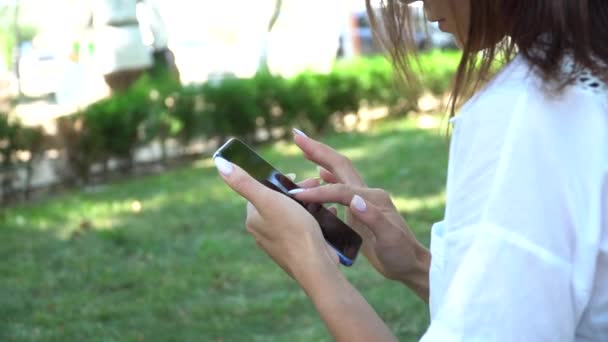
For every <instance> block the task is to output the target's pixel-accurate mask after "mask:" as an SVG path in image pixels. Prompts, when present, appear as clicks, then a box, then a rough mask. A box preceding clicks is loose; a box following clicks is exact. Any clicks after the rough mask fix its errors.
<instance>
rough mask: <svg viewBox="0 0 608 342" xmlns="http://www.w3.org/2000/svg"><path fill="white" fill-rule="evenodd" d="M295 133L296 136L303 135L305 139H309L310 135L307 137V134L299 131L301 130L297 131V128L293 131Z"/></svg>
mask: <svg viewBox="0 0 608 342" xmlns="http://www.w3.org/2000/svg"><path fill="white" fill-rule="evenodd" d="M293 132H294V133H295V134H297V135H301V136H303V137H307V138H308V135H306V133H304V132H302V131H300V130H299V129H297V128H294V129H293Z"/></svg>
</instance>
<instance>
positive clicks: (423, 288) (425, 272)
mask: <svg viewBox="0 0 608 342" xmlns="http://www.w3.org/2000/svg"><path fill="white" fill-rule="evenodd" d="M415 256H416V260H415V262H414V266H413V267H412V268H411V269H410V270H409V271H408V272H407V273H404V274H403V275H402V276H401V277H400V278H399V279H398V280H399V281H400V282H401V283H403V284H405V285H406V286H407V287H409V288H410V289H411V290H412V291H414V292H415V293H416V294H417V295H418V296H420V298H422V299H423V300H424V301H426V302H428V297H429V268H430V265H431V252H430V251H429V250H428V249H426V248H425V247H424V246H422V245H420V244H417V245H416V248H415Z"/></svg>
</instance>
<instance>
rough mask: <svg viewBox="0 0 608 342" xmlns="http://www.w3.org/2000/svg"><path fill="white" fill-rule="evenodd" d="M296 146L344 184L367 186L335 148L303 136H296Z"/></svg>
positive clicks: (307, 157)
mask: <svg viewBox="0 0 608 342" xmlns="http://www.w3.org/2000/svg"><path fill="white" fill-rule="evenodd" d="M294 141H295V143H296V145H297V146H298V147H299V148H300V149H301V150H302V152H304V156H305V157H306V159H308V160H310V161H312V162H314V163H316V164H318V165H320V166H321V167H323V168H325V169H327V170H328V171H329V172H331V173H332V174H334V175H335V176H336V177H337V178H338V179H339V180H340V181H341V182H342V183H348V184H353V185H357V186H365V183H364V182H363V178H361V176H360V175H359V173H358V172H357V171H356V170H355V168H354V167H353V165H352V163H351V161H350V160H349V159H348V158H346V157H345V156H344V155H342V154H340V153H338V152H337V151H336V150H334V149H333V148H331V147H329V146H327V145H325V144H323V143H321V142H318V141H316V140H314V139H311V138H309V137H307V136H305V135H302V134H298V133H296V134H294Z"/></svg>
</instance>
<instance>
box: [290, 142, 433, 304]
mask: <svg viewBox="0 0 608 342" xmlns="http://www.w3.org/2000/svg"><path fill="white" fill-rule="evenodd" d="M294 138H295V142H296V144H297V145H298V146H299V147H300V148H301V149H302V151H303V152H304V156H305V157H306V158H307V159H309V160H310V161H312V162H314V163H316V164H318V165H319V166H320V169H319V170H320V176H321V178H322V179H323V180H325V181H326V182H328V183H330V184H329V185H325V186H320V187H313V188H309V189H306V190H305V191H302V192H299V193H297V194H294V196H295V197H296V198H297V199H298V200H301V201H304V202H313V203H340V204H343V205H345V206H347V209H346V221H347V223H348V224H349V225H350V226H351V227H352V228H353V229H355V230H356V231H357V232H358V233H359V235H361V237H362V238H363V246H362V250H363V253H364V254H365V256H366V257H367V258H368V260H369V261H370V263H371V264H372V265H373V266H374V267H375V268H376V269H377V270H378V271H379V272H380V273H381V274H383V275H384V276H385V277H387V278H389V279H393V280H399V281H402V282H404V283H405V284H406V285H408V286H409V287H411V288H412V289H413V290H414V291H415V292H416V293H417V294H418V295H419V296H420V297H421V298H423V299H424V300H428V268H429V264H430V254H429V252H428V250H427V249H426V248H424V247H423V246H422V245H421V244H420V243H419V242H418V241H417V240H416V238H415V236H414V234H413V233H412V232H411V231H410V229H409V227H408V225H407V223H406V221H405V220H404V219H403V217H402V216H401V214H399V212H398V211H397V209H396V208H395V205H394V204H393V202H392V200H391V198H390V195H389V194H388V193H387V192H386V191H384V190H381V189H370V188H368V187H367V186H366V185H365V183H364V182H363V179H362V178H361V176H360V175H359V173H358V172H357V170H355V168H354V166H353V164H352V162H351V161H350V160H349V159H348V158H346V157H345V156H343V155H341V154H340V153H338V152H336V151H335V150H334V149H332V148H331V147H329V146H327V145H324V144H322V143H320V142H318V141H315V140H313V139H310V138H308V137H306V136H305V135H302V134H299V133H298V132H296V134H295V137H294Z"/></svg>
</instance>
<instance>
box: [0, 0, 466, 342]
mask: <svg viewBox="0 0 608 342" xmlns="http://www.w3.org/2000/svg"><path fill="white" fill-rule="evenodd" d="M410 7H411V10H412V11H413V13H414V17H415V18H416V25H415V27H416V32H415V43H416V45H417V46H418V48H419V49H420V50H421V54H420V68H419V72H420V75H419V76H420V80H421V83H420V84H419V85H415V86H414V85H408V84H401V83H398V82H396V79H397V75H396V73H395V72H394V71H393V68H392V67H391V65H390V63H389V62H388V61H387V59H386V58H385V57H384V56H383V54H382V51H381V49H380V48H379V47H378V45H377V44H375V43H374V39H373V37H372V30H371V27H370V22H369V18H368V16H367V13H366V11H365V4H364V0H336V1H323V0H306V1H304V0H257V1H247V0H233V1H207V0H203V1H186V0H171V1H169V0H53V1H44V0H0V202H1V205H2V207H1V209H0V255H1V256H2V257H1V258H0V279H2V281H0V340H9V341H12V340H38V339H41V340H57V339H61V340H82V339H85V338H86V339H100V340H138V341H140V340H197V341H200V340H205V341H207V340H209V341H232V340H247V341H249V340H264V341H267V340H286V339H289V340H296V341H298V340H302V341H309V340H329V335H328V333H327V331H326V330H325V328H324V327H323V325H322V323H321V322H320V320H319V318H318V316H317V315H316V313H315V312H314V310H313V308H312V306H311V304H310V303H308V302H307V300H306V298H305V296H304V294H303V293H302V292H301V291H300V290H299V289H298V288H297V286H296V285H295V284H294V283H292V282H291V281H290V279H289V278H288V277H287V276H285V275H284V274H283V273H281V271H280V270H279V269H278V268H277V267H276V266H274V265H273V264H272V263H271V262H270V261H269V260H268V259H267V258H266V257H265V256H264V255H263V253H262V252H260V251H259V250H257V249H256V248H255V244H254V243H253V242H252V241H251V239H250V238H249V237H248V236H247V234H245V232H244V229H242V226H243V218H244V206H243V204H244V203H243V201H242V200H241V199H239V198H238V197H236V196H235V195H234V194H232V193H231V192H230V191H228V190H227V189H226V187H225V186H224V185H223V183H221V182H220V181H219V179H218V178H217V176H216V172H215V170H214V168H213V165H212V162H211V161H210V159H209V157H210V155H211V153H212V152H213V151H214V150H215V149H216V148H217V146H218V145H220V144H222V143H223V142H224V141H226V140H227V139H228V138H229V137H232V136H237V137H240V138H241V139H243V140H245V141H246V142H248V143H250V144H251V145H254V146H256V148H257V149H259V150H260V153H261V154H262V155H263V156H264V157H265V158H267V159H269V160H270V161H271V162H272V163H273V164H274V165H275V166H277V167H278V168H279V169H281V170H282V171H284V172H296V173H297V174H298V178H299V179H303V178H307V177H315V176H316V174H315V173H316V169H315V168H314V166H313V165H310V163H307V162H306V161H305V160H304V159H303V158H302V157H301V155H300V154H299V153H298V150H297V149H296V148H295V146H294V145H293V144H292V143H291V133H290V132H291V128H292V127H298V128H300V129H302V130H304V131H306V132H307V133H308V134H309V135H312V136H315V137H317V138H319V139H320V140H322V141H324V142H326V143H328V144H330V145H332V146H334V147H336V148H337V149H339V150H340V151H341V152H343V153H344V154H346V155H347V156H348V157H350V158H351V159H352V160H353V161H354V163H355V165H356V166H357V167H358V168H359V169H360V170H361V172H362V174H363V175H364V177H365V178H366V180H367V182H368V183H369V184H370V185H372V186H375V187H382V188H386V189H387V190H389V191H390V192H391V193H392V194H393V196H394V198H395V203H396V205H397V207H398V208H399V210H400V211H401V212H402V213H403V215H404V216H406V217H407V218H408V221H409V222H410V223H411V225H412V227H413V229H414V230H415V233H416V234H417V235H418V236H419V238H420V239H421V240H422V241H423V242H425V243H428V232H429V229H430V227H431V224H432V223H433V222H434V221H438V220H440V219H441V217H442V214H443V201H444V181H445V167H446V152H447V139H446V132H447V124H446V120H443V119H444V118H445V105H446V103H447V96H448V93H449V87H450V84H451V80H452V76H453V74H454V71H455V69H456V67H457V65H458V62H459V57H460V54H459V53H458V51H457V50H456V46H455V43H454V40H453V39H452V37H451V36H450V35H448V34H445V33H443V32H441V31H439V29H438V28H437V26H436V25H433V24H430V23H427V22H426V21H425V20H424V13H423V9H422V5H421V2H415V3H413V4H411V5H410ZM345 272H346V273H347V275H348V276H349V278H350V279H351V280H352V281H353V283H354V284H355V285H356V286H357V287H358V288H359V289H360V290H361V291H362V292H363V293H364V295H365V296H366V298H368V300H369V301H370V302H371V303H372V304H373V305H374V306H375V307H376V309H377V310H378V311H379V313H380V314H381V316H382V317H383V318H384V319H385V320H386V321H387V322H388V323H389V325H390V326H391V328H392V329H393V331H395V333H396V334H397V335H398V336H399V337H400V338H401V339H402V340H416V339H417V338H418V337H419V336H420V335H421V334H422V333H423V332H424V329H425V328H426V324H427V322H428V314H427V309H426V308H425V306H424V305H423V303H421V302H420V301H419V300H417V299H416V298H415V296H414V295H412V294H411V293H410V292H409V291H408V290H407V289H405V288H404V286H403V285H401V284H395V283H392V282H389V281H387V280H384V279H382V278H381V277H380V276H379V275H377V274H376V273H375V272H374V271H373V270H372V269H371V267H370V266H369V265H368V264H367V261H366V260H364V259H363V258H361V259H360V260H359V261H358V263H357V265H356V266H355V267H353V268H352V269H349V270H345Z"/></svg>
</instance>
